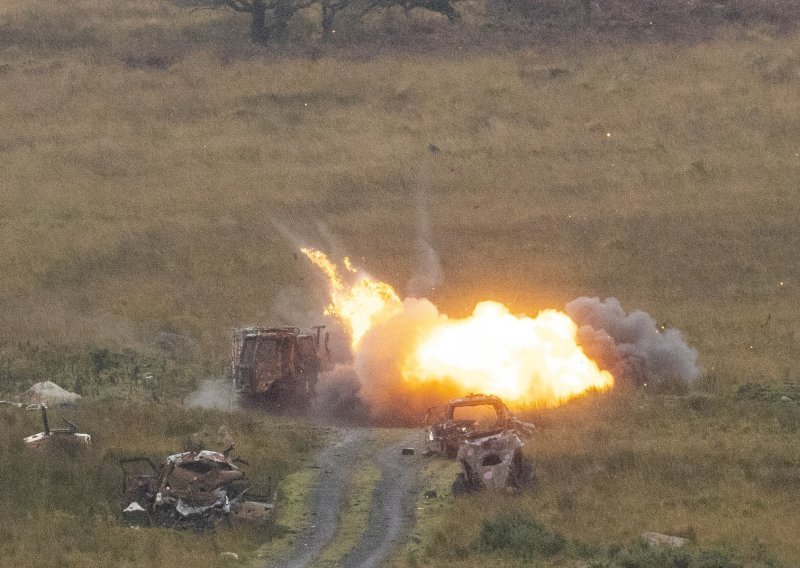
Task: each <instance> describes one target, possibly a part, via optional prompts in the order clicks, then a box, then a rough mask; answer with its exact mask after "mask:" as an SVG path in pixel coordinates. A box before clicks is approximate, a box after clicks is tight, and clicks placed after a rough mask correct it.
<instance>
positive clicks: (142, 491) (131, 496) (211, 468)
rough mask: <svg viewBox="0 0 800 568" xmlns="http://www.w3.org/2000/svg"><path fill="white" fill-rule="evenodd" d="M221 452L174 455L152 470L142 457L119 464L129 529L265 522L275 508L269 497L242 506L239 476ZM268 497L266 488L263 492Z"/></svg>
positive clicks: (244, 490) (242, 476) (201, 527)
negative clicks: (131, 526) (232, 519)
mask: <svg viewBox="0 0 800 568" xmlns="http://www.w3.org/2000/svg"><path fill="white" fill-rule="evenodd" d="M232 449H233V448H232V447H231V448H228V450H226V451H225V452H214V451H210V450H199V451H193V452H182V453H179V454H174V455H171V456H169V457H167V459H166V460H165V461H164V463H162V464H161V465H160V466H158V467H156V466H155V464H153V462H152V461H151V460H150V459H149V458H146V457H135V458H125V459H122V460H120V466H121V467H122V471H123V475H124V478H123V493H124V496H125V500H126V502H127V503H129V505H128V506H127V507H126V508H125V510H124V514H125V517H126V519H127V520H129V521H130V522H132V523H135V524H150V525H157V526H163V527H172V528H193V529H196V530H201V531H202V530H207V529H213V528H215V527H216V525H217V524H218V523H219V522H220V521H221V520H224V519H227V518H230V517H235V518H242V519H246V520H253V521H265V520H266V519H268V518H269V516H270V514H271V512H272V509H273V508H274V505H275V497H274V495H269V496H266V497H265V496H260V497H259V496H253V498H254V500H245V499H244V497H245V495H246V494H248V487H247V486H246V485H245V484H244V483H243V480H244V479H245V474H244V472H243V471H242V470H241V469H239V467H238V466H237V465H236V463H234V462H238V463H245V462H244V461H243V460H239V459H235V460H234V459H231V458H230V452H231V450H232ZM267 493H268V494H269V493H271V487H270V488H269V489H268V490H267Z"/></svg>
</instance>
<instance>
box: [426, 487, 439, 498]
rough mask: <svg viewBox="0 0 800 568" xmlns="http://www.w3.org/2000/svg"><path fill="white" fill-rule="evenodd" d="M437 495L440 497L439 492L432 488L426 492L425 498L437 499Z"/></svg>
mask: <svg viewBox="0 0 800 568" xmlns="http://www.w3.org/2000/svg"><path fill="white" fill-rule="evenodd" d="M436 497H438V493H436V491H434V490H432V489H431V490H430V491H426V492H425V499H436Z"/></svg>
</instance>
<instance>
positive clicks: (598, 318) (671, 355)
mask: <svg viewBox="0 0 800 568" xmlns="http://www.w3.org/2000/svg"><path fill="white" fill-rule="evenodd" d="M564 311H566V313H567V315H568V316H569V317H570V318H572V320H573V321H574V322H575V323H577V324H578V326H579V330H578V341H579V343H580V344H581V345H582V346H583V348H584V351H585V352H586V354H587V355H589V357H591V358H592V359H594V360H596V361H597V362H598V363H599V364H600V365H601V366H602V367H603V368H605V369H608V370H609V371H611V373H612V374H613V375H614V377H616V379H617V381H619V382H622V383H624V384H630V385H636V386H639V385H644V384H651V385H658V384H661V383H670V382H674V381H681V382H684V383H690V382H692V381H694V380H695V379H697V378H698V377H699V376H700V374H701V370H700V367H699V366H698V363H697V358H698V353H697V350H696V349H694V348H693V347H690V346H689V345H688V344H687V343H686V341H685V340H684V339H683V335H682V334H681V332H680V331H678V330H677V329H672V328H670V329H661V328H660V327H659V325H658V323H657V322H656V320H655V319H654V318H653V317H652V316H651V315H649V314H647V313H646V312H643V311H641V310H635V311H633V312H631V313H629V314H626V313H625V310H624V309H623V308H622V305H621V304H620V302H619V300H617V299H616V298H607V299H606V300H600V299H599V298H587V297H580V298H576V299H575V300H572V301H571V302H569V303H568V304H567V305H566V306H565V308H564Z"/></svg>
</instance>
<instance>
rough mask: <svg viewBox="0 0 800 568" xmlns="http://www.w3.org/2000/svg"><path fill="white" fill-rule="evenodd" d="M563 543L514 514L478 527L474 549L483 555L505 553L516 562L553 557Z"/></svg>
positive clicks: (555, 534) (501, 516) (561, 537)
mask: <svg viewBox="0 0 800 568" xmlns="http://www.w3.org/2000/svg"><path fill="white" fill-rule="evenodd" d="M565 544H566V541H565V540H564V537H563V536H561V535H560V534H559V533H553V532H550V531H548V530H547V529H546V528H545V527H544V525H542V524H541V523H539V522H538V521H536V520H534V519H531V518H528V517H525V516H522V515H520V514H514V513H503V514H500V515H498V516H497V517H495V518H494V519H490V520H486V521H484V522H483V525H482V526H481V532H480V535H479V537H478V542H477V548H479V549H480V550H482V551H485V552H507V553H509V554H512V555H514V556H518V557H520V558H534V557H550V556H555V555H556V554H558V553H559V552H561V551H562V550H563V549H564V545H565Z"/></svg>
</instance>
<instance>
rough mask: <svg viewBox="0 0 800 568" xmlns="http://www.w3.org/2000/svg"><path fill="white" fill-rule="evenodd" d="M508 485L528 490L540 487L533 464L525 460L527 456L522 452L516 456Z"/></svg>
mask: <svg viewBox="0 0 800 568" xmlns="http://www.w3.org/2000/svg"><path fill="white" fill-rule="evenodd" d="M508 485H509V486H510V487H514V488H515V489H526V488H528V487H535V486H536V485H538V480H537V479H536V474H535V473H534V471H533V464H531V462H529V461H528V460H527V459H525V456H523V455H522V452H520V451H517V452H516V453H515V454H514V459H513V461H512V463H511V472H510V475H509V478H508Z"/></svg>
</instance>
